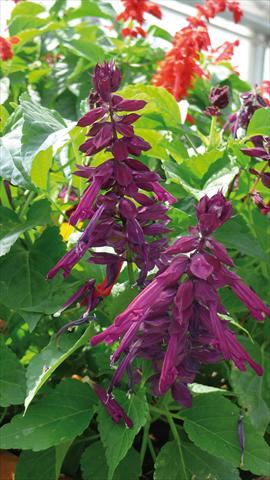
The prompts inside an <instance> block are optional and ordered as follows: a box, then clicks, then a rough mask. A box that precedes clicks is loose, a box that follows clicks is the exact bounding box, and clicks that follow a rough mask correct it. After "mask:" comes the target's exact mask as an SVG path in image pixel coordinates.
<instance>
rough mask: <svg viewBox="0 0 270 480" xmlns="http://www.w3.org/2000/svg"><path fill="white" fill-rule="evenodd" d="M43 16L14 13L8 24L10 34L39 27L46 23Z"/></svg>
mask: <svg viewBox="0 0 270 480" xmlns="http://www.w3.org/2000/svg"><path fill="white" fill-rule="evenodd" d="M47 22H48V21H47V20H45V18H37V17H35V16H33V15H29V14H28V15H16V17H13V18H12V19H11V21H10V22H9V24H8V30H9V34H10V35H17V34H18V35H20V33H21V32H23V31H25V30H29V29H32V28H37V29H38V28H40V27H44V26H45V25H47Z"/></svg>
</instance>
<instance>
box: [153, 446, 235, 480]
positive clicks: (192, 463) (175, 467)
mask: <svg viewBox="0 0 270 480" xmlns="http://www.w3.org/2000/svg"><path fill="white" fill-rule="evenodd" d="M181 448H182V453H183V459H184V462H185V470H186V475H187V478H188V480H192V479H195V478H196V480H207V479H209V480H210V479H211V480H238V479H239V478H240V477H239V474H238V471H237V470H236V469H235V468H234V467H232V466H231V465H230V464H228V463H227V462H224V461H223V460H220V459H218V458H216V457H214V456H213V455H209V454H208V453H206V452H203V451H202V450H200V449H199V448H197V447H196V446H195V445H193V444H192V443H191V442H188V441H187V440H185V441H183V440H182V439H181ZM168 472H170V480H180V479H181V480H182V479H183V480H184V479H185V478H186V476H185V472H184V471H183V466H182V463H181V461H180V456H179V451H178V447H177V444H176V442H174V441H173V442H168V443H166V444H165V445H164V446H163V447H162V448H161V450H160V452H159V454H158V457H157V460H156V463H155V474H154V480H168Z"/></svg>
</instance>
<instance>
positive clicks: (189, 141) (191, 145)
mask: <svg viewBox="0 0 270 480" xmlns="http://www.w3.org/2000/svg"><path fill="white" fill-rule="evenodd" d="M184 137H185V138H186V140H187V142H188V143H189V145H190V147H191V148H192V149H193V150H194V152H195V154H196V155H199V152H198V150H197V148H196V147H195V145H194V143H193V141H192V140H191V138H189V136H188V134H187V133H184Z"/></svg>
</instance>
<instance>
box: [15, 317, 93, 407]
mask: <svg viewBox="0 0 270 480" xmlns="http://www.w3.org/2000/svg"><path fill="white" fill-rule="evenodd" d="M92 333H93V326H92V325H89V327H88V328H87V329H86V330H85V332H84V333H83V334H82V335H81V336H80V337H79V338H77V340H76V337H78V335H76V336H75V335H74V334H73V335H72V336H71V335H64V336H62V337H61V339H60V340H59V342H58V343H57V342H56V339H55V338H53V339H52V340H51V341H50V343H49V344H48V345H47V346H46V347H45V348H44V349H43V350H42V351H41V352H40V353H38V354H37V355H36V356H35V357H34V358H33V359H32V360H31V361H30V363H29V365H28V368H27V373H26V377H27V395H26V398H25V402H24V405H25V411H26V410H27V408H28V407H29V405H30V403H31V402H32V400H33V398H34V397H35V395H36V394H37V392H38V391H39V390H40V388H41V387H42V385H44V383H45V382H46V381H47V380H48V379H49V378H50V377H51V375H52V374H53V372H54V371H55V370H56V369H57V368H58V367H59V365H61V364H62V363H63V362H64V361H65V360H66V359H67V358H68V357H70V355H72V354H73V353H74V352H76V350H78V348H80V347H82V346H83V345H85V344H86V343H87V342H88V340H89V338H90V337H91V334H92ZM74 337H75V338H74Z"/></svg>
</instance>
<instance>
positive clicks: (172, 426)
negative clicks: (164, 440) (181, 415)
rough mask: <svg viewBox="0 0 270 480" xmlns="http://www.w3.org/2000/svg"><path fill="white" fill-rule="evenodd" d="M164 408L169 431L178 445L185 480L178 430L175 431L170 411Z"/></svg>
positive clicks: (185, 473) (186, 479)
mask: <svg viewBox="0 0 270 480" xmlns="http://www.w3.org/2000/svg"><path fill="white" fill-rule="evenodd" d="M165 408H166V407H165ZM166 410H167V419H168V423H169V425H170V429H171V432H172V434H173V437H174V440H175V442H176V444H177V447H178V452H179V456H180V460H181V463H182V467H183V472H184V477H185V480H188V476H187V472H186V466H185V460H184V456H183V451H182V447H181V442H180V437H179V435H178V431H177V428H176V426H175V423H174V421H173V418H172V415H171V414H170V412H169V410H168V409H167V408H166Z"/></svg>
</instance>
